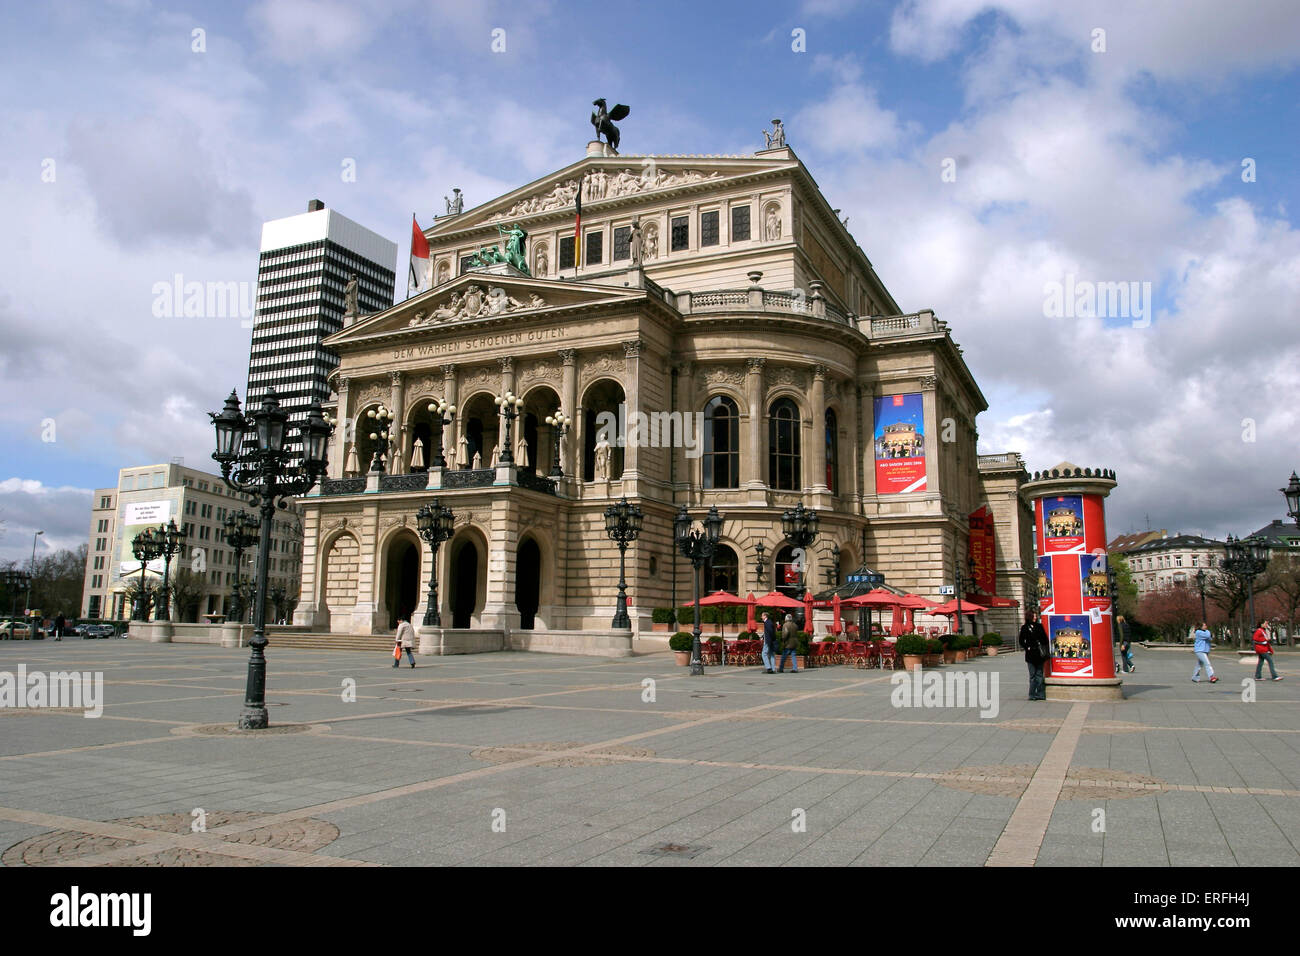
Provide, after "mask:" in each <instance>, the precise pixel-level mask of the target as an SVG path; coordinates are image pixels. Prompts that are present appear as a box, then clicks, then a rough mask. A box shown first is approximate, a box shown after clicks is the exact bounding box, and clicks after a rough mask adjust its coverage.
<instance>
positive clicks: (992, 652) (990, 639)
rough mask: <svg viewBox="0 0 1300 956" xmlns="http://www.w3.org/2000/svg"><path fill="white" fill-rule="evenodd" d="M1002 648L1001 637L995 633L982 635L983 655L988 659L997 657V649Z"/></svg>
mask: <svg viewBox="0 0 1300 956" xmlns="http://www.w3.org/2000/svg"><path fill="white" fill-rule="evenodd" d="M1001 646H1002V635H1001V634H999V633H998V632H997V631H992V632H991V633H988V634H985V635H984V653H985V654H986V655H987V656H989V657H997V655H998V648H999V647H1001Z"/></svg>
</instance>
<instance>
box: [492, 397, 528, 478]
mask: <svg viewBox="0 0 1300 956" xmlns="http://www.w3.org/2000/svg"><path fill="white" fill-rule="evenodd" d="M492 401H493V402H495V403H496V405H497V407H498V408H500V409H501V417H502V418H504V419H505V420H506V439H505V447H504V448H502V449H501V450H500V452H499V453H498V454H497V460H496V461H495V462H493V464H496V465H512V464H514V461H515V453H514V451H513V450H512V449H511V445H510V426H511V425H512V424H513V423H514V420H515V417H516V416H517V415H518V414H519V409H520V408H522V407H523V404H524V400H523V399H522V398H520V397H519V396H517V395H516V394H515V393H514V392H510V391H507V392H506V393H505V394H504V395H498V396H496V397H495V398H494V399H492Z"/></svg>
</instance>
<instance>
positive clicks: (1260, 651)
mask: <svg viewBox="0 0 1300 956" xmlns="http://www.w3.org/2000/svg"><path fill="white" fill-rule="evenodd" d="M1254 641H1255V680H1263V679H1264V677H1263V673H1264V662H1265V661H1268V672H1269V673H1270V674H1272V675H1273V680H1281V679H1282V678H1280V677H1278V676H1277V669H1276V668H1274V667H1273V645H1272V644H1270V643H1269V641H1268V624H1267V622H1265V623H1263V624H1261V625H1260V626H1259V627H1257V628H1255V636H1254Z"/></svg>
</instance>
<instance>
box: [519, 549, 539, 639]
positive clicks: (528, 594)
mask: <svg viewBox="0 0 1300 956" xmlns="http://www.w3.org/2000/svg"><path fill="white" fill-rule="evenodd" d="M541 585H542V551H541V549H540V548H538V547H537V542H536V541H534V540H533V539H532V538H528V539H526V540H525V541H524V543H523V544H521V545H520V546H519V552H518V554H516V555H515V607H516V608H518V609H519V626H520V627H521V628H523V629H524V630H526V631H531V630H532V629H533V626H534V623H535V621H536V618H537V605H538V599H539V597H540V595H541Z"/></svg>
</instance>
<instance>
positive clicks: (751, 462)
mask: <svg viewBox="0 0 1300 956" xmlns="http://www.w3.org/2000/svg"><path fill="white" fill-rule="evenodd" d="M746 364H747V365H748V366H749V371H748V374H747V375H746V377H745V393H746V397H745V401H746V402H747V403H748V404H749V429H748V433H747V441H746V451H747V453H746V454H744V455H742V456H741V462H740V468H741V472H742V474H741V481H742V483H743V484H744V486H745V488H746V489H748V491H749V492H750V495H749V500H750V503H751V504H765V503H766V491H767V482H766V481H765V480H764V477H763V476H764V475H765V474H766V473H767V472H766V467H765V462H764V461H763V428H764V426H765V425H766V424H767V409H766V408H764V406H763V398H764V388H763V368H764V366H766V365H767V359H765V358H751V359H747V360H746ZM746 471H747V472H748V475H746V474H745V472H746ZM755 496H758V497H757V498H756V497H755Z"/></svg>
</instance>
